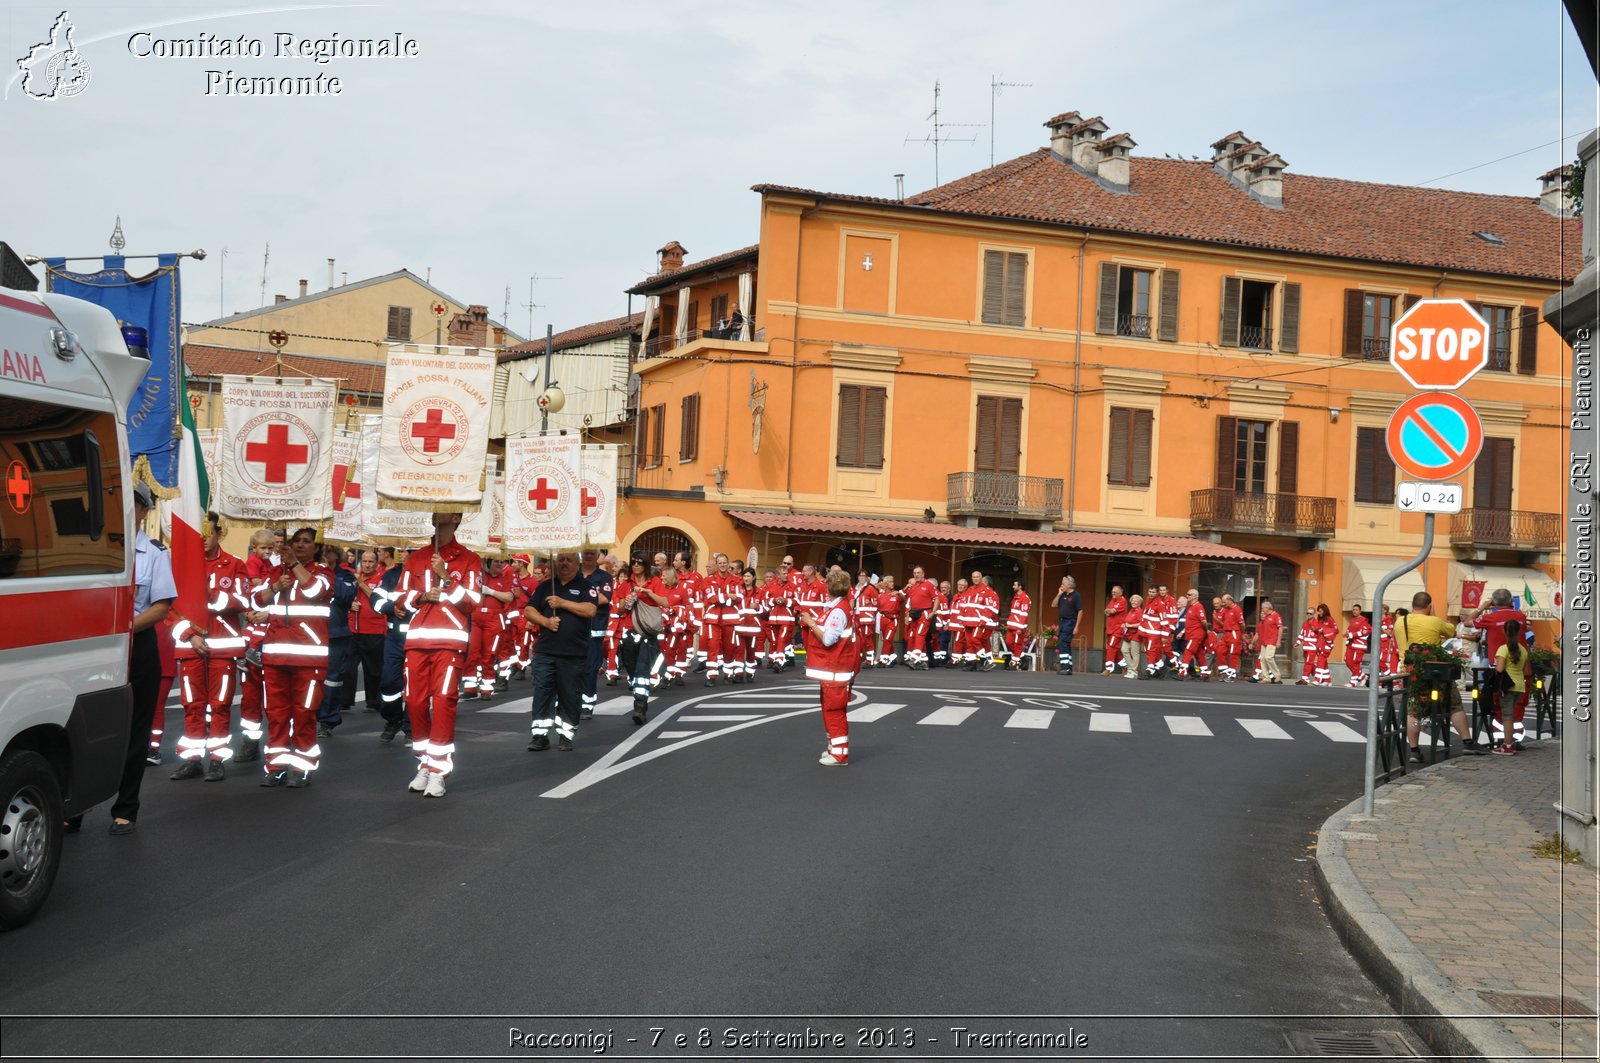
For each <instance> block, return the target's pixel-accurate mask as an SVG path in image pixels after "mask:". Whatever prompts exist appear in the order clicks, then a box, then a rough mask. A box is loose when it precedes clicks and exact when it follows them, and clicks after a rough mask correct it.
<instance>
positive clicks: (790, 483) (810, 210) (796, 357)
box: [783, 206, 831, 513]
mask: <svg viewBox="0 0 1600 1063" xmlns="http://www.w3.org/2000/svg"><path fill="white" fill-rule="evenodd" d="M816 210H817V208H816V207H815V206H810V207H806V208H805V209H804V210H802V211H801V212H800V215H799V217H797V218H796V219H795V225H794V313H793V314H792V315H791V316H790V318H789V446H788V454H787V456H786V458H785V461H784V465H785V468H784V473H783V487H784V493H785V494H786V495H788V498H789V512H790V513H793V512H794V401H795V391H796V390H797V386H796V385H797V380H796V378H797V376H798V375H799V373H800V241H801V238H802V237H803V236H804V232H803V230H804V228H805V223H806V215H807V214H814V213H816ZM830 404H831V403H830Z"/></svg>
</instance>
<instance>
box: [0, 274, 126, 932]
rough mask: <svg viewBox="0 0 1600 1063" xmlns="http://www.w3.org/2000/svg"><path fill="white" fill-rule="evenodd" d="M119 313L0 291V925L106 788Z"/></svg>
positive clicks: (115, 606)
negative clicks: (75, 819)
mask: <svg viewBox="0 0 1600 1063" xmlns="http://www.w3.org/2000/svg"><path fill="white" fill-rule="evenodd" d="M148 368H149V362H148V361H145V360H143V359H139V358H135V357H133V356H132V355H130V354H129V353H128V348H127V346H126V344H125V343H124V342H123V340H122V335H121V331H120V329H119V328H118V326H117V322H116V319H115V318H113V317H112V315H111V314H110V313H109V312H107V311H106V310H104V309H103V308H101V307H98V306H94V305H93V304H90V303H86V302H83V301H81V300H78V299H72V298H69V297H66V296H60V295H50V294H36V293H32V292H21V291H12V290H10V289H0V490H3V491H4V493H3V494H0V802H3V803H0V929H9V928H11V927H15V926H20V925H21V924H23V923H25V922H27V921H28V920H29V919H30V918H32V917H33V915H34V914H35V913H36V912H37V911H38V910H39V908H40V907H41V906H42V905H43V904H44V901H45V897H46V896H47V895H48V893H49V891H50V887H51V886H52V885H53V884H54V881H55V875H56V870H57V867H58V866H59V863H60V859H61V849H62V844H63V835H64V819H65V818H66V817H69V816H74V815H78V814H80V813H82V812H84V811H85V810H86V809H88V808H90V807H92V806H93V805H95V804H98V803H99V802H101V801H104V800H106V799H107V798H109V797H111V796H112V795H114V794H115V793H116V791H117V786H118V782H119V780H120V778H121V772H122V765H123V762H124V759H125V756H126V751H127V743H128V727H129V719H130V715H131V695H130V691H129V687H128V643H129V638H130V635H129V629H130V627H131V625H132V619H133V592H132V566H133V549H132V539H133V501H132V492H131V483H130V474H129V458H128V439H127V428H126V424H125V413H124V411H125V410H126V409H127V404H128V401H129V399H130V398H132V396H133V394H134V392H135V391H136V390H137V389H138V386H139V384H140V382H141V381H142V380H143V378H144V376H145V372H146V370H147V369H148Z"/></svg>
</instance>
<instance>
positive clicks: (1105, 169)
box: [1094, 133, 1137, 192]
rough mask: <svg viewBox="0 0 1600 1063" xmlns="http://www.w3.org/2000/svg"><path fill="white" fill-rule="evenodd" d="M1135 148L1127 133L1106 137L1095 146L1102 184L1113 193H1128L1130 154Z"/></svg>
mask: <svg viewBox="0 0 1600 1063" xmlns="http://www.w3.org/2000/svg"><path fill="white" fill-rule="evenodd" d="M1135 147H1137V145H1136V144H1135V142H1134V139H1133V138H1132V137H1130V136H1129V135H1128V134H1126V133H1118V134H1117V135H1116V136H1114V137H1106V138H1105V139H1104V140H1101V141H1099V142H1098V143H1096V144H1095V146H1094V150H1095V153H1096V154H1098V155H1099V156H1100V163H1099V167H1098V169H1099V177H1100V183H1101V184H1103V185H1105V186H1106V187H1107V188H1110V189H1111V190H1112V191H1113V192H1126V191H1128V153H1129V152H1130V151H1132V149H1133V148H1135Z"/></svg>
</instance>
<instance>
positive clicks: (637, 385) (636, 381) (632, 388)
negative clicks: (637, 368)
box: [628, 373, 644, 406]
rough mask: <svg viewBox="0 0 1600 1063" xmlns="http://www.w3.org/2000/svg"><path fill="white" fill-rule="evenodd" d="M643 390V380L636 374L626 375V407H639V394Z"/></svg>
mask: <svg viewBox="0 0 1600 1063" xmlns="http://www.w3.org/2000/svg"><path fill="white" fill-rule="evenodd" d="M643 389H644V378H643V377H641V376H640V375H639V374H638V373H629V374H628V405H629V406H637V405H639V392H640V391H642V390H643Z"/></svg>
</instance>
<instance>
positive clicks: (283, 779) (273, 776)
mask: <svg viewBox="0 0 1600 1063" xmlns="http://www.w3.org/2000/svg"><path fill="white" fill-rule="evenodd" d="M288 775H289V773H288V772H286V771H269V772H267V773H266V774H265V775H263V776H261V785H262V786H268V787H271V786H283V785H285V784H286V783H288V781H289V779H288Z"/></svg>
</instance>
